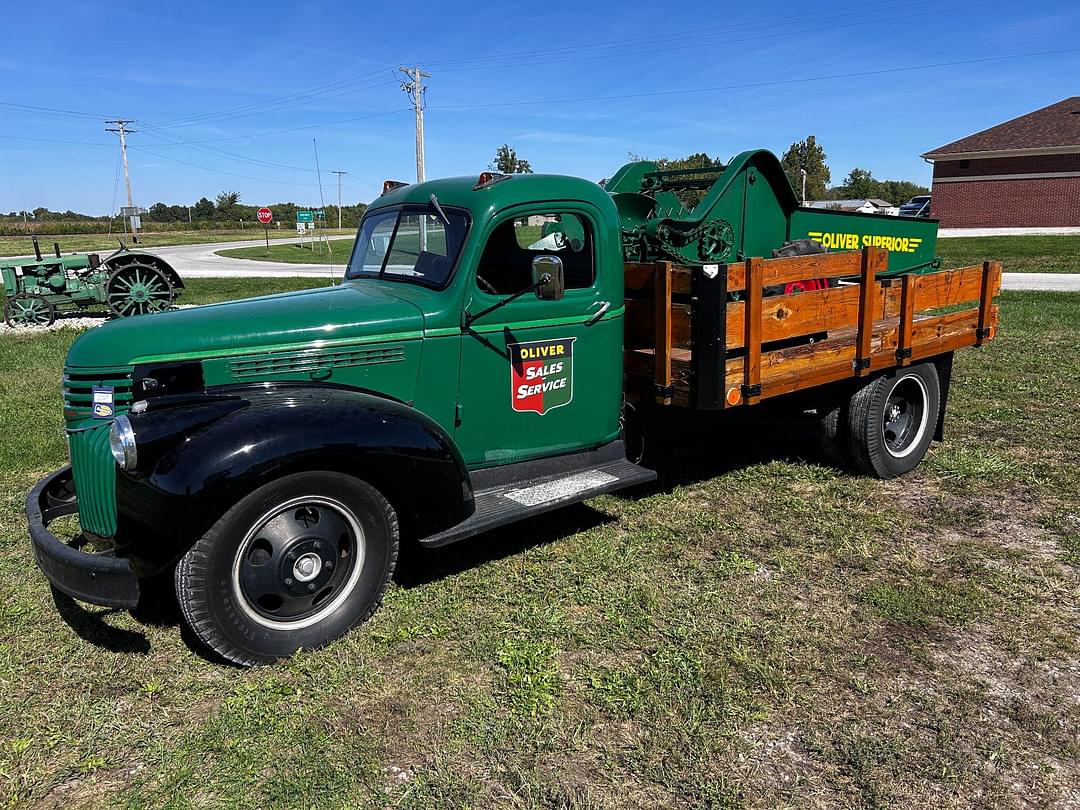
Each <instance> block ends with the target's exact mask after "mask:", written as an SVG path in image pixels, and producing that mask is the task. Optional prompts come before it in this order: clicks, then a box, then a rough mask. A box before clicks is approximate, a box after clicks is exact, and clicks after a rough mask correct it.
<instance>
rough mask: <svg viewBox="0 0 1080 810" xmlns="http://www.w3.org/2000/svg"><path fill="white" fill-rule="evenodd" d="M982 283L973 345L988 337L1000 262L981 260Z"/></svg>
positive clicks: (997, 286)
mask: <svg viewBox="0 0 1080 810" xmlns="http://www.w3.org/2000/svg"><path fill="white" fill-rule="evenodd" d="M981 281H982V284H981V287H980V290H979V323H978V326H977V327H976V329H975V345H976V346H982V345H983V344H984V343H985V342H986V341H987V340H989V339H990V308H991V306H993V302H994V296H995V295H996V294H997V293H998V291H999V290H1000V288H1001V263H1000V262H983V266H982V279H981Z"/></svg>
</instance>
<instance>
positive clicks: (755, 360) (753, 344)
mask: <svg viewBox="0 0 1080 810" xmlns="http://www.w3.org/2000/svg"><path fill="white" fill-rule="evenodd" d="M764 265H765V262H764V260H762V259H747V260H746V309H745V310H744V313H745V317H744V318H743V324H744V326H745V329H744V331H743V346H744V347H745V351H746V367H745V375H744V379H743V385H744V386H745V387H744V388H743V390H742V393H743V400H744V401H745V403H746V404H747V405H753V404H754V403H755V402H757V401H758V399H760V395H761V297H762V286H763V281H762V276H763V274H764V270H765V267H764Z"/></svg>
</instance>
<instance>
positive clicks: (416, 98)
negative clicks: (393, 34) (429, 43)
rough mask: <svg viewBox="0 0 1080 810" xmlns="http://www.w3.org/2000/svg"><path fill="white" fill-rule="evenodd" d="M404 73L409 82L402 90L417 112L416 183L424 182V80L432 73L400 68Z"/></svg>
mask: <svg viewBox="0 0 1080 810" xmlns="http://www.w3.org/2000/svg"><path fill="white" fill-rule="evenodd" d="M398 70H400V71H401V72H402V73H404V74H405V75H406V76H408V77H409V81H405V82H402V83H401V89H402V90H404V91H405V92H406V93H408V94H409V99H410V100H411V101H412V103H413V109H414V110H416V182H417V183H423V182H424V93H425V91H426V90H427V88H426V87H424V79H430V78H431V74H430V73H424V72H423V71H422V70H420V66H419V65H417V66H416V67H411V68H407V67H399V68H398Z"/></svg>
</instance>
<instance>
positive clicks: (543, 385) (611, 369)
mask: <svg viewBox="0 0 1080 810" xmlns="http://www.w3.org/2000/svg"><path fill="white" fill-rule="evenodd" d="M486 233H487V237H486V242H485V245H484V247H483V249H482V251H481V255H480V259H479V261H478V263H477V265H476V267H475V270H474V271H473V272H472V274H471V278H469V279H468V280H467V285H468V289H467V292H466V294H465V299H464V300H465V302H466V310H467V311H468V312H470V313H472V314H474V315H475V314H477V313H479V312H481V311H482V310H484V309H486V308H487V307H490V306H492V305H493V304H496V303H498V302H499V301H501V300H503V299H505V298H506V297H507V296H510V295H512V294H514V293H517V292H520V291H521V290H523V289H525V288H527V287H528V286H529V285H530V284H531V283H532V261H533V259H534V258H535V257H537V256H542V255H552V256H558V257H559V258H560V259H561V260H562V262H563V267H564V270H565V276H566V292H565V295H564V297H563V298H562V299H561V300H558V301H544V300H541V299H539V298H537V297H536V295H535V294H533V293H531V292H530V293H527V294H525V295H523V296H521V297H520V298H518V299H516V300H514V301H511V302H510V303H508V304H506V305H505V306H503V307H501V308H499V309H496V310H494V311H493V312H491V313H489V314H487V315H484V316H483V317H481V318H478V319H477V320H475V321H474V322H472V323H471V324H470V325H469V326H467V327H465V328H464V330H463V334H462V351H461V371H460V384H459V393H458V408H459V410H458V415H457V426H456V440H457V443H458V447H460V449H461V452H462V454H463V455H464V456H465V461H466V463H467V464H469V465H470V466H472V467H486V466H492V465H495V464H504V463H508V462H513V461H520V460H524V459H528V458H536V457H540V456H545V455H555V454H559V453H567V452H572V451H574V450H579V449H588V448H592V447H597V446H599V445H601V444H603V443H605V442H608V441H611V440H612V439H614V438H616V437H617V436H618V432H619V408H620V405H621V401H622V338H623V317H622V315H623V300H622V279H621V277H619V278H618V279H611V278H610V277H609V278H605V277H604V276H605V273H602V272H600V269H601V267H602V264H601V263H600V262H598V252H597V241H598V240H597V238H596V234H597V228H596V220H595V218H594V216H593V214H592V212H591V210H590V209H587V208H576V207H574V206H572V205H560V206H551V207H538V208H533V207H530V208H518V209H513V210H511V211H508V212H504V213H503V214H501V215H500V216H499V217H497V218H495V219H494V220H492V222H491V223H490V225H489V226H488V228H487V231H486ZM619 267H620V269H621V262H620V265H619ZM608 275H610V273H609V274H608ZM616 294H617V300H615V299H616Z"/></svg>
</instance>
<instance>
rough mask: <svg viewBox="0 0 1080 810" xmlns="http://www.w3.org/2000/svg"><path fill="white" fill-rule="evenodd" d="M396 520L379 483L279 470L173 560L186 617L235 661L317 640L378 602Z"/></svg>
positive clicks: (280, 654)
mask: <svg viewBox="0 0 1080 810" xmlns="http://www.w3.org/2000/svg"><path fill="white" fill-rule="evenodd" d="M397 549H398V524H397V516H396V514H395V513H394V510H393V508H392V507H391V506H390V504H389V503H388V502H387V501H386V499H385V498H383V496H382V495H381V494H380V493H379V492H378V490H376V489H374V488H373V487H371V486H369V485H368V484H366V483H364V482H363V481H359V480H357V479H355V478H352V477H350V476H346V475H341V474H339V473H328V472H310V473H299V474H296V475H290V476H286V477H284V478H281V479H279V480H277V481H273V482H271V483H269V484H266V485H265V486H263V487H260V488H259V489H257V490H256V491H254V492H252V493H251V494H250V495H248V496H247V497H245V498H243V499H242V500H241V501H240V502H238V503H237V504H236V505H235V506H234V507H233V508H232V509H230V510H229V511H228V512H226V513H225V514H224V515H223V516H222V517H221V518H220V519H219V520H218V521H217V523H215V524H214V526H213V527H212V528H211V529H210V531H208V532H207V533H206V534H205V535H204V536H203V537H202V538H201V539H200V540H199V541H198V542H196V543H195V545H194V546H192V548H191V549H190V550H189V551H188V552H187V554H185V555H184V557H183V558H181V560H180V563H179V564H178V565H177V568H176V578H175V582H176V593H177V600H178V602H179V604H180V609H181V612H182V613H183V616H184V619H185V622H186V623H187V625H188V626H189V627H190V628H191V630H192V631H193V632H194V633H195V635H196V636H197V637H198V638H199V639H200V640H201V641H202V642H203V643H205V644H206V645H207V646H208V647H210V648H211V649H212V650H214V651H215V652H217V653H218V654H219V655H221V656H223V657H224V658H226V659H228V660H229V661H232V662H233V663H236V664H240V665H242V666H251V665H254V664H261V663H270V662H273V661H276V660H278V659H281V658H286V657H288V656H290V655H292V654H293V653H294V652H296V651H297V650H298V649H300V648H301V647H304V648H308V649H311V648H314V647H320V646H322V645H324V644H326V643H328V642H330V641H332V640H333V639H335V638H337V637H338V636H340V635H342V634H343V633H345V632H347V631H348V630H349V629H350V628H351V627H353V626H354V625H356V624H358V623H359V622H362V621H363V620H365V619H366V618H367V617H368V616H370V615H371V614H372V613H373V612H374V611H375V609H376V608H377V607H378V605H379V602H380V601H381V599H382V596H383V593H384V592H385V590H386V587H387V584H388V583H389V581H390V576H391V574H392V573H393V570H394V565H395V563H396V561H397Z"/></svg>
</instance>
